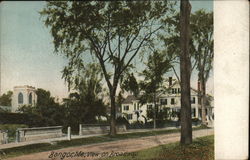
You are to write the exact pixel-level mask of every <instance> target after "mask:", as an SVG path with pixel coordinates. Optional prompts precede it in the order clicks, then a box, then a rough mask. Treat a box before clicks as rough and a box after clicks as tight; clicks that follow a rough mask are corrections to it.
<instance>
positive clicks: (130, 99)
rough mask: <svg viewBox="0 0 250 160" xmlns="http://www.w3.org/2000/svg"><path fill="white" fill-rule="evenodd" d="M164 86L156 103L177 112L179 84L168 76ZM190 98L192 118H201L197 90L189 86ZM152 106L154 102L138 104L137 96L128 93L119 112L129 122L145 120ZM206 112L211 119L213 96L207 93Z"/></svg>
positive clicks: (208, 118)
mask: <svg viewBox="0 0 250 160" xmlns="http://www.w3.org/2000/svg"><path fill="white" fill-rule="evenodd" d="M166 86H167V88H168V92H165V93H163V92H162V93H159V94H158V95H157V105H158V106H159V109H163V108H164V107H167V108H169V111H170V112H176V113H178V112H180V109H181V88H180V84H179V83H178V82H177V81H176V80H173V79H172V78H169V82H168V84H166ZM139 97H140V96H139ZM190 98H191V109H192V118H198V119H201V106H200V103H199V102H198V91H197V90H195V89H193V88H191V97H190ZM153 107H154V104H153V103H152V102H147V103H146V104H140V101H139V98H136V97H135V96H133V95H128V96H127V98H126V99H125V100H124V101H123V103H122V108H121V113H122V116H123V117H125V118H127V120H128V121H129V122H130V123H132V122H136V121H137V120H139V121H142V122H145V118H146V119H148V117H147V110H149V109H152V108H153ZM206 113H207V120H211V119H212V117H213V97H212V96H209V95H207V103H206ZM138 116H139V117H138ZM177 119H178V118H177V117H174V120H177ZM148 120H150V119H148Z"/></svg>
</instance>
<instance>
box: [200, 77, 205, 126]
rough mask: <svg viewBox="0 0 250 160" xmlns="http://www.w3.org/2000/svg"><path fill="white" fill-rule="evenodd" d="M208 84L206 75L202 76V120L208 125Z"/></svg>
mask: <svg viewBox="0 0 250 160" xmlns="http://www.w3.org/2000/svg"><path fill="white" fill-rule="evenodd" d="M205 106H206V82H205V79H204V75H202V76H201V120H202V124H204V125H206V108H205Z"/></svg>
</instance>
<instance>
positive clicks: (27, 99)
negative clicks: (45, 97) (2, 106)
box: [11, 85, 37, 112]
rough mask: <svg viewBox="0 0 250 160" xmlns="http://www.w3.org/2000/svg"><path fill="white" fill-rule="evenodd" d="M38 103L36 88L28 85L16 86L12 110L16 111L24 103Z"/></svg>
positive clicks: (32, 104)
mask: <svg viewBox="0 0 250 160" xmlns="http://www.w3.org/2000/svg"><path fill="white" fill-rule="evenodd" d="M36 103H37V95H36V88H35V87H32V86H28V85H24V86H15V87H14V91H13V96H12V102H11V105H12V108H11V112H16V111H17V110H18V107H21V106H23V105H31V106H34V105H35V104H36Z"/></svg>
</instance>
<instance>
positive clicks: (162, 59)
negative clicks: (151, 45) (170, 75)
mask: <svg viewBox="0 0 250 160" xmlns="http://www.w3.org/2000/svg"><path fill="white" fill-rule="evenodd" d="M170 63H171V62H170V60H169V59H168V56H167V55H166V54H164V53H163V52H158V51H155V52H153V54H152V55H149V57H148V61H147V63H146V69H144V70H143V71H142V73H141V76H143V77H144V80H143V81H141V82H140V88H141V89H142V90H143V91H144V94H143V96H142V97H141V98H144V99H141V102H142V103H145V102H146V100H147V102H155V101H156V99H154V95H155V96H156V94H157V93H160V92H163V91H164V90H166V88H165V87H164V85H163V82H164V75H165V74H166V73H167V72H168V71H169V70H170V67H171V65H170Z"/></svg>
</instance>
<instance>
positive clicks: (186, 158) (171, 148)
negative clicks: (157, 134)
mask: <svg viewBox="0 0 250 160" xmlns="http://www.w3.org/2000/svg"><path fill="white" fill-rule="evenodd" d="M133 153H134V156H117V157H111V158H107V159H106V160H127V159H131V160H138V159H140V160H155V159H158V160H202V159H204V160H213V159H214V136H205V137H200V138H197V139H195V140H194V141H193V144H191V145H185V146H181V145H179V144H178V143H170V144H165V145H160V146H157V147H153V148H149V149H145V150H141V151H138V152H133Z"/></svg>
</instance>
